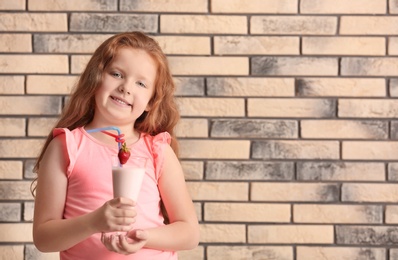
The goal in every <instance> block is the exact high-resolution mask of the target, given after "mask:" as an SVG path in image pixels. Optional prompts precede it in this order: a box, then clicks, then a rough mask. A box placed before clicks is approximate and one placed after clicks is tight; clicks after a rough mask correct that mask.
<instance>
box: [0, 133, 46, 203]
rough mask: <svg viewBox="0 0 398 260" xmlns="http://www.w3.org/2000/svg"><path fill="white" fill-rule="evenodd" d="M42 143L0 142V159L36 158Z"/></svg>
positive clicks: (20, 140)
mask: <svg viewBox="0 0 398 260" xmlns="http://www.w3.org/2000/svg"><path fill="white" fill-rule="evenodd" d="M43 141H44V140H40V139H4V140H0V158H36V157H37V156H38V153H39V150H40V148H41V147H42V145H43ZM0 198H1V196H0Z"/></svg>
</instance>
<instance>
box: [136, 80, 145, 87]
mask: <svg viewBox="0 0 398 260" xmlns="http://www.w3.org/2000/svg"><path fill="white" fill-rule="evenodd" d="M137 85H138V86H140V87H143V88H146V85H145V84H144V83H142V82H140V81H138V82H137Z"/></svg>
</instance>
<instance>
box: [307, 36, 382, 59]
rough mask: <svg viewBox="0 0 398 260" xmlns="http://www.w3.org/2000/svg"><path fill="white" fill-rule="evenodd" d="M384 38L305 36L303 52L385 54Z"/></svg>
mask: <svg viewBox="0 0 398 260" xmlns="http://www.w3.org/2000/svg"><path fill="white" fill-rule="evenodd" d="M385 42H386V41H385V39H384V38H370V37H304V38H303V43H302V45H303V47H302V48H303V54H307V55H339V56H341V55H375V56H377V55H385V53H386V43H385Z"/></svg>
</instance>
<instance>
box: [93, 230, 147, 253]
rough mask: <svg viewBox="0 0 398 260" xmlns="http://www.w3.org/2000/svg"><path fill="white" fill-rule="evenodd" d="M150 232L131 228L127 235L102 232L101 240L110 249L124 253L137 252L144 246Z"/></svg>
mask: <svg viewBox="0 0 398 260" xmlns="http://www.w3.org/2000/svg"><path fill="white" fill-rule="evenodd" d="M147 239H148V234H147V233H146V232H145V231H144V230H137V229H136V230H131V231H130V232H127V233H126V235H119V234H106V233H102V235H101V241H102V243H103V244H104V245H105V247H106V248H107V249H108V250H109V251H113V252H116V253H119V254H123V255H129V254H134V253H137V252H138V251H139V250H140V249H141V248H143V247H144V245H145V244H146V242H147Z"/></svg>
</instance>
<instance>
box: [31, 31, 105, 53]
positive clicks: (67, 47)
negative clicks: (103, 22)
mask: <svg viewBox="0 0 398 260" xmlns="http://www.w3.org/2000/svg"><path fill="white" fill-rule="evenodd" d="M110 36H111V35H110V34H109V35H106V34H105V35H104V34H102V35H95V34H35V35H33V50H34V52H37V53H64V52H67V53H92V52H94V50H95V49H96V48H97V47H98V45H100V44H101V43H102V42H103V41H105V40H106V39H107V38H109V37H110Z"/></svg>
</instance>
